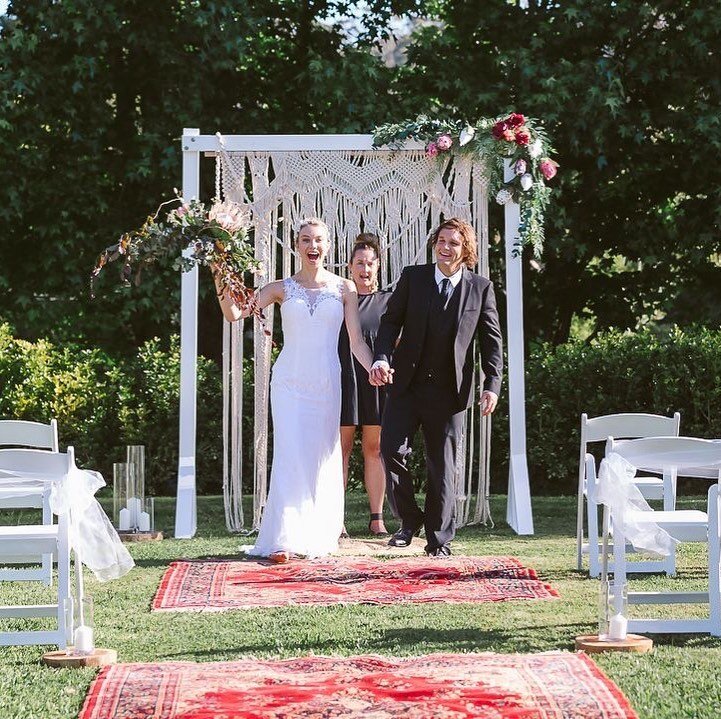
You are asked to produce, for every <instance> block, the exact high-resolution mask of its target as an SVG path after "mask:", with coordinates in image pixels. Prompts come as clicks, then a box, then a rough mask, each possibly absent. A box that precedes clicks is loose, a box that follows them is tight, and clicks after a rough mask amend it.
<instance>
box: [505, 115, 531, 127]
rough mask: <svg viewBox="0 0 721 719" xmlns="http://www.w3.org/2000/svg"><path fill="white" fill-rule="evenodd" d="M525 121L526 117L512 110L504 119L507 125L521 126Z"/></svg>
mask: <svg viewBox="0 0 721 719" xmlns="http://www.w3.org/2000/svg"><path fill="white" fill-rule="evenodd" d="M525 122H526V118H525V117H524V116H523V115H521V113H520V112H512V113H511V114H510V115H509V116H508V118H507V119H506V124H507V125H508V127H512V128H516V127H521V125H523V124H524V123H525Z"/></svg>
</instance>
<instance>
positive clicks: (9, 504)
mask: <svg viewBox="0 0 721 719" xmlns="http://www.w3.org/2000/svg"><path fill="white" fill-rule="evenodd" d="M2 447H23V448H28V449H46V450H49V451H51V452H57V451H58V449H59V445H58V423H57V420H54V419H53V420H50V422H49V423H48V424H43V423H41V422H26V421H22V420H11V419H4V420H0V448H2ZM36 487H37V492H35V493H33V492H31V491H30V483H29V482H25V483H24V486H23V488H22V492H21V493H18V492H17V491H16V489H15V487H14V485H13V482H12V478H10V477H7V476H5V477H3V476H0V509H41V510H42V522H43V524H52V523H53V515H52V512H51V511H50V505H49V502H48V499H49V497H48V494H47V492H45V491H44V488H43V483H42V482H39V483H37V485H36ZM52 567H53V564H52V557H50V556H49V555H46V556H43V557H42V566H41V567H40V568H37V569H33V568H23V569H2V568H0V580H22V581H25V580H37V581H42V582H45V584H47V585H50V584H51V582H52V576H53V572H52Z"/></svg>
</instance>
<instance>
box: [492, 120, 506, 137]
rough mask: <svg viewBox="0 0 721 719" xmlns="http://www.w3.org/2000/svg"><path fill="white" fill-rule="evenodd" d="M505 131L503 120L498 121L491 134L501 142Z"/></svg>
mask: <svg viewBox="0 0 721 719" xmlns="http://www.w3.org/2000/svg"><path fill="white" fill-rule="evenodd" d="M506 130H508V125H506V123H505V122H503V120H499V121H498V122H497V123H496V124H495V125H494V126H493V128H492V129H491V134H492V135H493V137H495V138H496V140H503V139H504V137H503V133H504V132H506Z"/></svg>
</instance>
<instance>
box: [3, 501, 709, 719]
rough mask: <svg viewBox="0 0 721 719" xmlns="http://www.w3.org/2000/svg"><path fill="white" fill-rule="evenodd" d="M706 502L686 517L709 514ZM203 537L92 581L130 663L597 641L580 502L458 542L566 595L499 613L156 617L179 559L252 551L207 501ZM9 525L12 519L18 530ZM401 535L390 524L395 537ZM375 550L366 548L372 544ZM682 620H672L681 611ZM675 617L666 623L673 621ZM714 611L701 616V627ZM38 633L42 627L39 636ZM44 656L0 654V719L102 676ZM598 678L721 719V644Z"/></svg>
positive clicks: (72, 711)
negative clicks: (61, 666) (524, 532)
mask: <svg viewBox="0 0 721 719" xmlns="http://www.w3.org/2000/svg"><path fill="white" fill-rule="evenodd" d="M701 501H702V500H701V499H694V500H689V502H686V503H684V506H686V505H688V506H697V505H699V503H700V502H701ZM348 504H349V508H348V521H347V524H346V526H347V528H348V530H349V531H350V533H351V535H355V536H363V535H364V534H365V533H366V531H367V521H368V520H367V505H366V503H365V498H364V497H363V496H361V495H353V496H351V497H350V499H349V503H348ZM198 507H199V529H198V536H197V537H196V538H195V539H193V540H190V541H188V540H186V541H183V540H174V539H166V540H164V541H163V542H160V543H149V544H143V545H131V546H130V550H131V552H132V553H133V555H134V557H135V559H136V562H137V565H138V566H137V567H136V569H134V570H133V571H132V572H131V573H130V574H129V575H128V576H127V577H125V578H123V579H121V580H118V581H115V582H110V583H107V584H100V583H98V582H97V581H95V580H94V578H92V576H89V574H87V573H86V576H87V577H88V578H87V591H88V593H90V594H92V595H93V597H94V599H95V614H96V636H97V643H98V645H99V646H105V647H111V648H114V649H117V650H118V654H119V656H120V660H121V661H164V660H189V661H199V662H206V661H219V660H228V659H235V658H238V657H241V656H248V655H253V656H257V657H264V658H268V657H292V656H298V655H303V654H309V653H311V652H312V653H315V654H339V655H349V654H358V653H379V654H388V655H397V656H407V655H412V654H421V653H428V652H445V651H461V652H470V651H495V652H539V651H552V650H570V649H572V647H573V639H574V637H575V636H576V635H578V634H584V633H592V632H593V631H595V629H596V615H597V605H598V602H597V591H598V583H597V582H596V581H594V580H590V579H588V577H587V576H586V575H585V574H583V573H580V572H577V571H575V542H574V539H573V534H574V531H575V498H567V497H565V498H564V497H561V498H559V497H543V498H537V499H535V500H534V519H535V525H536V526H535V528H536V534H535V535H534V536H532V537H517V536H515V535H514V534H513V532H512V531H511V530H510V529H509V528H508V527H507V526H506V525H505V523H504V522H502V521H501V517H503V516H504V513H505V499H504V498H502V497H496V498H494V501H493V515H494V517H495V518H496V527H494V528H491V527H469V528H466V529H463V530H461V531H460V532H459V536H458V539H457V541H456V542H455V543H454V550H455V551H456V553H463V554H474V555H482V554H496V555H513V556H516V557H519V558H520V559H521V560H522V561H523V562H524V563H525V564H528V565H530V566H533V567H535V568H536V569H537V570H538V572H539V574H540V576H541V578H542V579H544V580H545V581H548V582H550V583H551V584H552V585H553V586H554V587H556V588H557V589H558V590H559V591H560V594H561V596H560V599H558V600H554V601H513V602H505V603H496V604H477V605H458V604H455V605H454V604H448V605H445V604H431V605H428V604H424V605H404V606H391V607H387V606H386V607H378V606H366V605H362V606H348V607H343V606H335V607H318V608H313V607H293V608H288V609H262V610H252V611H235V612H225V613H205V614H196V613H178V614H175V613H172V612H163V613H158V614H151V612H150V603H151V601H152V598H153V596H154V594H155V590H156V588H157V586H158V583H159V581H160V578H161V576H162V575H163V572H164V571H165V569H166V567H167V566H168V564H169V563H170V562H171V561H173V560H174V559H180V558H193V557H203V556H215V557H217V556H225V557H233V556H234V555H235V554H237V552H238V547H239V546H240V545H241V544H243V543H244V542H247V540H244V539H243V538H241V537H238V536H230V535H228V533H227V532H226V531H225V527H224V520H223V510H222V500H221V499H220V498H219V497H203V498H200V500H199V505H198ZM156 512H157V514H158V519H157V524H158V526H159V528H161V529H166V530H168V531H169V530H171V529H172V526H173V517H172V512H173V501H172V500H170V499H161V500H158V501H157V502H156ZM9 519H10V517H9V515H7V514H6V515H4V516H2V517H0V521H2V522H3V523H7V522H8V521H9ZM388 526H389V528H391V526H392V522H389V523H388ZM365 536H367V535H365ZM678 565H679V576H678V577H676V578H675V579H668V578H663V577H652V578H647V579H644V580H637V582H638V584H639V586H640V585H643V586H644V587H647V586H652V585H653V586H673V587H678V586H683V587H685V588H692V587H693V588H696V587H698V586H702V584H703V578H704V577H705V572H706V564H705V554H704V549H703V547H702V546H689V547H683V548H682V550H681V553H680V556H679V560H678ZM49 600H50V594H49V593H48V590H47V589H45V588H43V587H40V586H37V585H30V584H20V583H17V584H14V585H8V584H7V583H5V584H2V585H0V603H12V602H15V601H26V602H29V601H32V602H33V603H40V602H43V601H49ZM683 610H684V608H678V607H676V608H673V611H676V612H678V611H683ZM663 611H664V610H660V612H659V614H660V615H662V614H663ZM702 611H703V607H691V608H689V615H691V614H698V613H700V612H702ZM42 621H43V620H38V624H37V625H36V626H40V622H42ZM44 650H45V649H44V648H41V647H11V648H1V649H0V717H2V719H21V718H22V719H36V718H37V719H55V718H60V717H62V718H63V719H70V718H71V717H73V718H74V717H76V716H77V714H78V712H79V710H80V707H81V706H82V702H83V698H84V696H85V692H86V691H87V688H88V686H89V684H90V682H91V681H92V678H93V676H94V674H95V672H94V671H93V670H82V671H80V670H51V669H47V668H45V667H43V666H41V665H40V663H39V659H40V656H41V654H42V652H43V651H44ZM596 661H598V663H599V665H600V666H601V667H602V668H603V669H604V671H606V672H607V673H608V674H609V675H610V676H611V678H612V679H613V680H614V681H615V682H616V683H617V684H618V685H619V686H620V687H621V689H622V690H623V691H624V692H625V693H626V695H627V696H628V697H629V699H630V700H631V702H632V704H633V706H634V707H635V708H636V710H637V711H638V713H639V715H640V716H641V717H648V718H649V719H650V718H654V719H657V718H659V719H663V718H668V719H677V718H678V717H697V718H699V719H700V718H702V717H709V718H710V717H715V716H716V715H717V713H718V707H719V706H721V688H720V686H721V685H720V683H719V682H718V679H717V676H718V666H719V665H720V664H721V639H716V638H710V637H708V636H698V635H681V636H662V637H656V648H655V650H654V652H653V653H651V654H648V655H603V656H600V657H596Z"/></svg>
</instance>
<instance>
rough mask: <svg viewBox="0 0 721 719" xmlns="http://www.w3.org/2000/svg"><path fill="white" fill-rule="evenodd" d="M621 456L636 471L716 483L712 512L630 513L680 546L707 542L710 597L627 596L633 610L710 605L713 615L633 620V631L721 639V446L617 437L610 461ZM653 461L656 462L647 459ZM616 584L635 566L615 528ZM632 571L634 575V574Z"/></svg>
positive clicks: (697, 441) (712, 491)
mask: <svg viewBox="0 0 721 719" xmlns="http://www.w3.org/2000/svg"><path fill="white" fill-rule="evenodd" d="M614 452H615V453H617V454H619V455H620V456H621V457H623V458H624V459H626V460H627V461H628V462H630V463H631V464H632V465H634V466H635V467H637V468H643V469H646V470H649V471H659V472H663V474H664V476H667V475H669V476H672V477H673V479H674V480H675V478H676V477H677V476H690V477H701V478H711V477H713V478H714V479H715V480H716V483H715V484H713V485H712V486H711V488H710V489H709V491H708V505H707V511H706V512H701V511H698V510H663V511H653V510H652V511H641V510H638V509H635V510H630V511H629V512H628V514H627V519H629V520H631V521H633V522H635V523H637V524H641V525H642V524H643V523H647V522H654V523H655V524H656V525H658V527H660V528H661V529H663V530H665V531H666V532H668V534H669V535H670V536H671V537H673V538H674V539H676V540H678V541H679V542H705V543H706V545H707V554H708V568H709V582H708V591H705V592H679V591H663V592H628V601H629V604H632V605H640V604H654V605H659V604H706V603H707V604H708V605H709V615H708V618H704V619H686V618H675V619H651V618H638V619H636V618H631V619H629V622H628V631H629V632H641V633H686V632H689V633H694V632H702V633H706V632H708V633H709V634H712V635H713V636H721V584H720V583H719V571H720V569H721V567H720V564H721V531H720V529H719V516H720V514H721V497H720V495H719V485H718V482H719V480H720V479H721V442H715V441H712V440H705V439H696V438H692V437H651V438H644V439H635V440H625V441H616V440H614V439H613V438H612V437H610V438H609V439H608V443H607V445H606V456H609V455H610V454H611V453H614ZM649 457H653V461H649V460H648V458H649ZM611 521H612V530H613V532H614V580H615V581H616V582H622V583H626V581H627V574H628V571H629V569H630V566H631V565H630V563H628V562H627V560H626V540H625V537H623V535H622V529H621V526H619V525H618V523H616V524H614V523H613V515H612V516H611ZM631 571H633V570H631Z"/></svg>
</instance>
